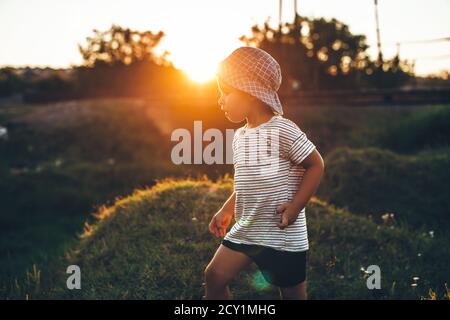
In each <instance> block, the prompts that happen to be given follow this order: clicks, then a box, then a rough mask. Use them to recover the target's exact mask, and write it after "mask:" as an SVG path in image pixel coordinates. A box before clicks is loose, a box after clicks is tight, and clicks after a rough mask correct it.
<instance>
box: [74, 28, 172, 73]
mask: <svg viewBox="0 0 450 320" xmlns="http://www.w3.org/2000/svg"><path fill="white" fill-rule="evenodd" d="M93 32H94V36H92V37H88V38H86V40H87V45H86V47H82V46H81V45H78V47H79V50H80V53H81V55H82V56H83V60H84V64H85V65H86V66H88V67H94V66H98V65H117V64H124V65H129V64H132V63H134V62H141V61H152V62H154V63H156V64H159V65H165V64H169V63H168V61H167V56H168V52H167V51H165V52H164V53H163V54H162V55H160V56H157V55H156V54H155V53H154V50H155V48H156V47H157V46H158V44H159V43H160V41H161V39H162V38H163V37H164V36H165V34H164V32H162V31H159V32H157V33H153V32H151V31H144V32H140V31H136V30H131V29H129V28H122V27H120V26H117V25H112V27H111V28H110V29H109V30H107V31H98V30H96V29H94V30H93Z"/></svg>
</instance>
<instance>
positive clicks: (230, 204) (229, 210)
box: [219, 191, 236, 215]
mask: <svg viewBox="0 0 450 320" xmlns="http://www.w3.org/2000/svg"><path fill="white" fill-rule="evenodd" d="M235 203H236V192H235V191H233V193H232V194H231V196H230V197H229V198H228V199H227V201H225V203H224V204H223V206H222V208H221V209H220V210H219V211H223V212H224V213H226V214H229V215H233V214H234V204H235Z"/></svg>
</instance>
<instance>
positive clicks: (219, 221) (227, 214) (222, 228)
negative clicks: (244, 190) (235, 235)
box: [208, 191, 236, 238]
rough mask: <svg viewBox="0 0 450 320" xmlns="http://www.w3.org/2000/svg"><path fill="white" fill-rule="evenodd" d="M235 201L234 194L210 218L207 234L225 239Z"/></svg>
mask: <svg viewBox="0 0 450 320" xmlns="http://www.w3.org/2000/svg"><path fill="white" fill-rule="evenodd" d="M235 201H236V193H235V192H234V191H233V194H232V195H231V196H230V197H229V198H228V200H227V201H225V203H224V204H223V206H222V208H220V210H219V211H218V212H217V213H216V214H215V215H214V216H213V217H212V219H211V221H210V223H209V226H208V228H209V232H211V233H212V234H214V235H215V236H216V237H218V238H220V237H225V234H226V232H227V227H228V225H229V224H230V222H231V218H232V217H233V214H234V204H235Z"/></svg>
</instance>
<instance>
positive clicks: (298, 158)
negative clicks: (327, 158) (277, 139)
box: [288, 129, 316, 165]
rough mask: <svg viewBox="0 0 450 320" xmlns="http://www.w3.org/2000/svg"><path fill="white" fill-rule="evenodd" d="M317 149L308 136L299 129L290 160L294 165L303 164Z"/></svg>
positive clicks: (292, 146)
mask: <svg viewBox="0 0 450 320" xmlns="http://www.w3.org/2000/svg"><path fill="white" fill-rule="evenodd" d="M315 148H316V146H315V145H314V144H313V143H312V142H311V141H310V140H309V139H308V137H307V136H306V134H305V133H304V132H303V131H301V130H300V129H298V135H297V136H296V138H295V139H294V141H293V143H292V145H291V147H290V148H289V151H288V158H289V160H290V161H291V162H292V163H294V164H297V165H299V164H301V163H302V162H303V160H305V159H306V157H308V156H309V155H310V154H311V153H312V152H313V151H314V149H315Z"/></svg>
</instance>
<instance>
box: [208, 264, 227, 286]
mask: <svg viewBox="0 0 450 320" xmlns="http://www.w3.org/2000/svg"><path fill="white" fill-rule="evenodd" d="M204 277H205V282H206V284H209V285H214V286H226V285H227V284H228V279H227V277H226V275H225V274H224V273H223V272H221V271H220V270H218V269H217V268H214V267H210V266H208V267H206V269H205V271H204Z"/></svg>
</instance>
